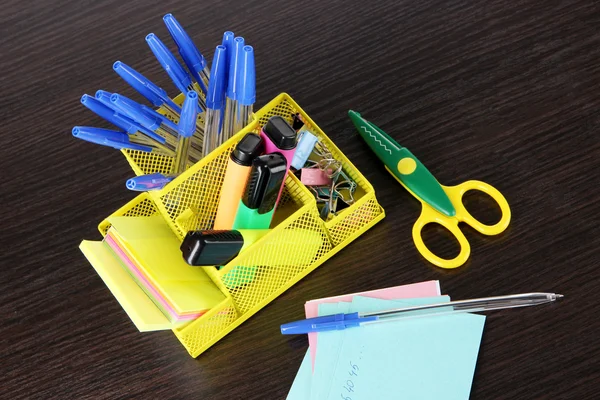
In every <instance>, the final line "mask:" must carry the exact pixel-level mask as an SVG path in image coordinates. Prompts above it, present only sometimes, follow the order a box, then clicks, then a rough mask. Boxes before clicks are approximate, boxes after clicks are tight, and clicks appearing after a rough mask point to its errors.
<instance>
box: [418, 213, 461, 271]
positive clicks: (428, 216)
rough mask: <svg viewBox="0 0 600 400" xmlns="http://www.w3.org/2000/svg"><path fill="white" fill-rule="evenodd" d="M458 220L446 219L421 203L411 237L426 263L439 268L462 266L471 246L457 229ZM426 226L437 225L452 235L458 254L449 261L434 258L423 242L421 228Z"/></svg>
mask: <svg viewBox="0 0 600 400" xmlns="http://www.w3.org/2000/svg"><path fill="white" fill-rule="evenodd" d="M458 222H459V220H458V219H457V218H454V217H452V218H451V217H446V216H445V215H443V214H441V213H439V212H437V211H436V210H435V209H433V208H432V207H431V206H429V205H428V204H427V203H423V210H422V211H421V215H420V216H419V218H418V219H417V222H415V224H414V225H413V230H412V236H413V241H414V242H415V246H416V247H417V250H419V253H421V255H422V256H423V257H425V259H427V261H429V262H430V263H432V264H433V265H435V266H437V267H440V268H447V269H451V268H456V267H460V266H461V265H463V264H464V263H465V262H466V261H467V260H468V259H469V255H470V254H471V245H469V241H468V240H467V238H466V237H465V235H464V233H462V231H461V230H460V228H459V227H458ZM427 224H439V225H441V226H443V227H444V228H446V229H447V230H449V231H450V233H452V235H453V236H454V237H455V238H456V240H458V244H459V245H460V253H459V254H458V255H457V256H456V257H455V258H453V259H451V260H449V259H446V258H441V257H438V256H436V255H435V254H433V253H432V252H431V250H429V249H428V248H427V246H426V245H425V242H423V236H422V233H421V231H422V230H423V227H424V226H425V225H427Z"/></svg>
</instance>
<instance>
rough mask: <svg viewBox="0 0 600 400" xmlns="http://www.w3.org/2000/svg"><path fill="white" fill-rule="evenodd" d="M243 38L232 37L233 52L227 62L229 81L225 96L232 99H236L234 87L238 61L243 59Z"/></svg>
mask: <svg viewBox="0 0 600 400" xmlns="http://www.w3.org/2000/svg"><path fill="white" fill-rule="evenodd" d="M244 44H245V42H244V38H243V37H241V36H238V37H236V38H235V39H233V52H232V53H233V54H232V56H231V61H230V63H229V81H228V82H227V97H229V98H230V99H232V100H237V93H236V89H237V86H236V84H235V82H236V80H237V79H238V78H237V73H238V63H239V62H241V60H242V59H243V57H242V53H243V49H244Z"/></svg>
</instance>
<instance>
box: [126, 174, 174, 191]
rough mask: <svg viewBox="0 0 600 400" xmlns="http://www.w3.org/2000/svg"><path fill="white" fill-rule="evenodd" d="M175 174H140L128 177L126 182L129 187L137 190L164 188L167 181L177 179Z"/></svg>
mask: <svg viewBox="0 0 600 400" xmlns="http://www.w3.org/2000/svg"><path fill="white" fill-rule="evenodd" d="M175 178H176V176H174V175H163V174H158V173H157V174H148V175H140V176H136V177H134V178H131V179H128V180H127V182H125V186H127V189H129V190H133V191H135V192H145V191H148V190H158V189H162V188H163V187H164V186H165V185H166V184H167V183H169V182H171V181H172V180H173V179H175Z"/></svg>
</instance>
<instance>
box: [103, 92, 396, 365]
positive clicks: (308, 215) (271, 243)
mask: <svg viewBox="0 0 600 400" xmlns="http://www.w3.org/2000/svg"><path fill="white" fill-rule="evenodd" d="M296 113H299V114H300V115H301V116H302V117H303V119H304V121H305V124H306V127H307V128H309V129H310V131H311V132H312V133H314V134H315V135H316V136H317V137H318V138H319V139H320V140H321V141H322V142H324V143H325V144H326V145H327V147H328V148H329V150H330V151H331V153H332V155H333V156H334V158H336V159H337V160H339V161H340V162H341V163H342V165H343V170H344V171H345V173H346V174H348V176H349V177H351V178H352V179H353V180H354V181H355V182H356V183H357V185H358V187H357V190H356V194H355V199H356V201H355V203H354V204H352V205H351V206H349V207H348V208H346V209H344V210H343V211H341V212H340V213H339V214H338V215H337V216H335V217H333V218H332V219H331V220H330V221H328V222H325V221H323V220H322V219H321V218H320V216H319V211H318V209H317V204H316V201H315V198H314V197H313V195H312V194H311V192H310V191H309V190H308V189H307V188H306V187H305V186H304V185H302V183H301V182H300V181H299V180H298V179H297V178H296V177H295V176H293V175H292V174H289V175H288V177H287V179H286V181H285V188H284V192H283V196H282V198H281V201H280V203H279V205H278V208H277V212H276V213H275V220H274V222H275V223H274V224H273V226H274V228H273V229H272V230H271V231H270V232H269V233H268V234H267V235H265V236H264V237H262V238H261V239H260V240H258V241H257V242H255V243H254V244H253V245H251V246H250V247H249V248H248V249H246V250H245V251H244V252H242V253H241V254H240V255H238V256H237V257H236V258H235V259H233V260H232V261H231V262H229V263H228V264H227V265H225V266H223V267H222V268H221V269H217V268H213V267H209V268H206V272H207V273H208V275H209V276H210V278H211V279H212V280H213V281H214V282H215V284H216V285H217V286H218V287H219V288H220V289H221V291H222V292H223V293H224V294H225V295H226V300H224V301H223V302H222V303H221V304H220V305H219V306H217V307H215V308H213V309H212V310H210V311H209V312H207V313H206V314H204V315H202V316H201V317H200V318H198V319H196V320H194V321H193V322H191V323H189V324H187V325H185V326H183V327H180V328H178V329H175V330H174V331H173V332H174V333H175V335H176V336H177V337H178V338H179V340H180V341H181V343H182V344H183V345H184V346H185V348H186V349H187V350H188V352H189V353H190V354H191V355H192V356H193V357H197V356H198V355H199V354H200V353H202V352H203V351H205V350H206V349H207V348H209V347H210V346H212V345H213V344H214V343H215V342H216V341H218V340H219V339H220V338H222V337H223V336H225V335H226V334H227V333H228V332H230V331H231V330H233V329H234V328H235V327H237V326H238V325H239V324H241V323H242V322H243V321H245V320H246V319H247V318H249V317H250V316H251V315H253V314H254V313H256V312H257V311H258V310H260V309H261V308H262V307H264V306H265V305H266V304H268V303H269V302H271V301H272V300H273V299H275V298H276V297H277V296H279V295H280V294H281V293H283V292H284V291H285V290H287V289H288V288H290V287H291V286H292V285H293V284H295V283H296V282H297V281H299V280H300V279H302V278H303V277H304V276H306V275H307V274H308V273H309V272H311V271H312V270H314V269H315V268H316V267H318V266H319V265H321V264H322V263H323V262H324V261H326V260H327V259H329V258H330V257H332V256H333V255H334V254H335V253H337V252H338V251H339V250H341V249H342V248H343V247H344V246H346V245H347V244H348V243H350V242H351V241H352V240H354V239H356V238H357V237H358V236H360V235H361V234H362V233H363V232H365V231H366V230H367V229H369V228H370V227H371V226H373V225H374V224H375V223H377V222H378V221H380V220H381V219H382V218H383V217H384V215H385V214H384V211H383V209H382V208H381V206H380V205H379V204H378V203H377V199H376V198H375V192H374V190H373V187H372V186H371V184H370V183H369V182H368V181H367V180H366V179H365V178H364V177H363V176H362V174H361V173H360V172H359V171H358V170H357V169H356V168H355V167H354V165H352V163H351V162H350V161H349V160H348V159H347V158H346V157H345V156H344V154H343V153H342V152H341V151H340V150H339V149H338V148H337V146H335V144H334V143H333V142H331V140H330V139H329V138H328V137H327V136H326V135H325V134H324V133H323V132H322V131H321V129H320V128H319V127H318V126H317V125H316V124H315V123H314V122H313V121H312V119H310V117H309V116H308V115H307V114H306V113H305V112H304V111H303V110H302V109H301V108H300V107H299V106H298V104H296V103H295V102H294V100H293V99H292V98H291V97H290V96H288V95H287V94H285V93H282V94H280V95H279V96H277V97H276V98H275V99H273V100H272V101H271V102H269V104H267V105H266V106H264V107H263V108H262V109H260V110H259V111H258V112H257V113H256V114H255V115H254V121H253V122H252V123H250V124H249V125H248V126H246V127H245V128H244V129H243V130H242V131H240V132H238V133H237V134H236V135H235V136H234V137H232V138H231V139H230V140H228V141H227V142H225V143H224V144H223V145H221V146H220V147H219V148H218V149H216V150H215V151H213V152H212V153H211V154H209V155H208V156H207V157H205V158H204V159H202V160H201V161H199V162H198V163H197V164H195V165H193V166H192V167H191V168H189V169H188V170H187V171H185V172H184V173H183V174H181V175H180V176H178V177H177V178H176V179H174V180H173V181H171V182H170V183H169V184H168V185H166V186H165V187H164V188H163V189H161V190H158V191H151V192H146V193H142V194H140V195H139V196H137V197H136V198H134V199H133V200H132V201H130V202H129V203H127V204H126V205H125V206H123V207H121V208H120V209H119V210H117V211H116V212H115V213H113V215H114V216H151V215H155V214H160V215H162V216H163V217H164V218H165V220H166V222H167V223H168V224H169V226H170V227H171V229H172V230H173V232H175V234H176V235H177V236H178V237H179V238H180V239H183V237H184V236H185V234H186V233H187V232H188V231H190V230H198V229H210V228H211V227H212V225H213V221H214V218H215V215H216V211H217V207H218V199H219V195H220V191H221V185H222V182H223V178H224V175H225V168H226V166H227V161H228V158H229V154H230V153H231V151H232V150H233V148H234V147H235V145H236V144H237V142H238V141H239V140H241V139H242V138H243V137H244V135H245V134H247V133H249V132H255V133H258V132H259V131H260V128H261V127H262V126H263V125H264V124H265V123H266V122H267V121H268V119H269V118H270V117H272V116H274V115H280V116H282V117H284V118H285V119H287V120H288V121H289V122H290V123H291V122H292V118H293V115H294V114H296ZM123 153H124V154H125V157H126V158H127V160H128V162H129V164H130V165H131V167H132V168H133V170H134V172H135V173H136V174H138V175H139V174H149V173H155V172H162V173H168V172H169V171H170V166H171V163H172V159H171V158H169V157H164V156H160V155H156V154H145V153H142V152H139V151H129V150H124V151H123ZM109 227H110V224H109V223H108V222H107V221H106V220H105V221H103V222H102V223H100V225H99V230H100V232H101V233H102V234H103V235H106V232H107V231H108V229H109Z"/></svg>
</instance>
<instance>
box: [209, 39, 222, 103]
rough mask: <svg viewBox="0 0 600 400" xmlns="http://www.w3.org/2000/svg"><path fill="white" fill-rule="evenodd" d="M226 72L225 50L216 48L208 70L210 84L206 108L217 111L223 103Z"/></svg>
mask: <svg viewBox="0 0 600 400" xmlns="http://www.w3.org/2000/svg"><path fill="white" fill-rule="evenodd" d="M226 70H227V48H226V47H225V46H217V47H216V49H215V56H214V57H213V62H212V65H211V69H210V82H209V84H208V92H207V94H206V108H210V109H212V110H219V109H221V108H223V102H224V101H225V72H226Z"/></svg>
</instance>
